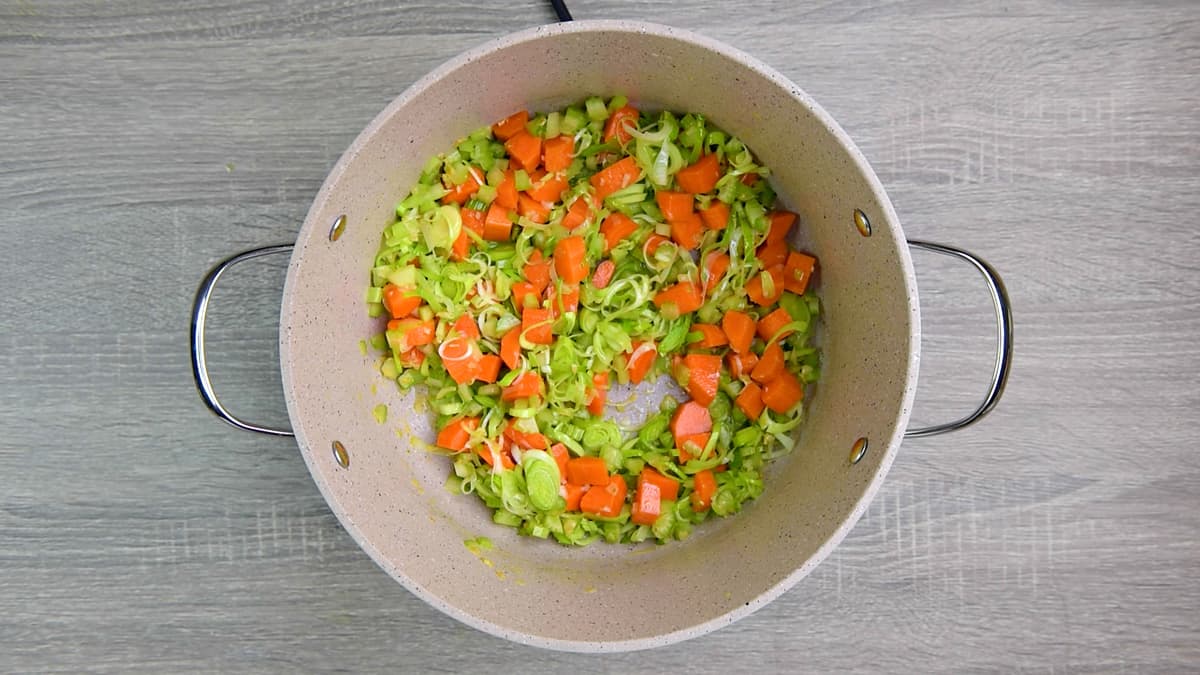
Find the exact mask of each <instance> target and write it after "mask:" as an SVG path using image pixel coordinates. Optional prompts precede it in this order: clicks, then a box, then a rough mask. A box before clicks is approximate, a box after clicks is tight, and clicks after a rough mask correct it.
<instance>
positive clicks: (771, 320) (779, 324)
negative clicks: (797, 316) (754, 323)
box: [758, 307, 792, 342]
mask: <svg viewBox="0 0 1200 675" xmlns="http://www.w3.org/2000/svg"><path fill="white" fill-rule="evenodd" d="M791 322H792V315H791V314H788V313H787V310H786V309H784V308H782V307H780V308H779V309H777V310H775V311H774V312H771V313H770V314H768V315H766V316H764V317H763V318H761V319H759V320H758V336H759V337H760V338H762V339H763V342H770V341H771V338H773V337H775V336H776V334H779V333H780V331H782V330H783V327H784V326H786V325H788V324H789V323H791ZM791 334H792V331H790V330H789V331H784V332H783V333H782V334H781V335H779V339H781V340H782V339H783V338H785V337H787V336H789V335H791Z"/></svg>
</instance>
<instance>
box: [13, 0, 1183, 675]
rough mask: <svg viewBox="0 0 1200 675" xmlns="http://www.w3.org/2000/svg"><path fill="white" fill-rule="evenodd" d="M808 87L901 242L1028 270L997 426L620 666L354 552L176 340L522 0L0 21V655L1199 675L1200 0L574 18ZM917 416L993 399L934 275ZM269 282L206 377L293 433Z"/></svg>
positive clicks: (62, 7)
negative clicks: (715, 627)
mask: <svg viewBox="0 0 1200 675" xmlns="http://www.w3.org/2000/svg"><path fill="white" fill-rule="evenodd" d="M572 5H573V6H572V9H573V11H574V13H575V15H576V16H577V17H578V18H612V17H629V18H637V19H644V20H651V21H659V22H664V23H671V24H674V25H678V26H680V27H683V28H689V29H692V30H696V31H699V32H701V33H704V34H706V35H709V36H711V37H715V38H717V39H721V40H724V41H727V42H729V43H731V44H733V45H735V46H737V47H739V48H741V49H743V50H745V51H748V52H750V53H751V54H754V55H755V56H757V57H759V58H761V59H763V60H764V61H766V62H767V63H769V64H771V65H773V66H774V67H776V68H778V69H779V70H780V71H781V72H783V73H784V74H785V75H787V76H788V77H790V78H792V79H793V80H795V81H796V82H797V83H799V84H800V85H801V86H802V87H804V88H805V89H806V90H807V91H808V92H809V93H810V94H812V95H813V96H814V97H815V98H816V99H817V100H818V101H820V102H821V103H822V105H824V106H825V107H826V108H827V109H828V110H829V111H830V112H831V113H832V114H833V115H834V116H835V117H836V118H837V119H838V120H839V121H840V122H841V123H842V125H843V126H844V127H845V128H846V129H847V130H848V131H849V132H850V134H851V135H852V136H853V137H854V138H855V139H856V141H857V142H858V143H859V145H860V146H861V147H862V149H863V151H864V152H865V153H866V155H867V157H868V158H869V159H870V160H871V162H872V164H873V166H874V167H875V169H876V171H877V172H878V173H879V175H880V177H881V178H882V179H883V181H884V183H885V184H886V185H887V187H888V189H889V192H890V194H891V197H892V199H893V201H894V202H895V205H896V208H897V210H898V212H899V213H900V216H901V218H902V220H903V221H904V222H905V224H906V232H907V233H908V234H909V235H910V236H913V237H919V238H925V239H932V240H937V241H945V242H947V243H952V244H956V245H960V246H964V247H966V248H969V249H972V250H974V251H976V252H977V253H979V254H981V255H983V256H984V257H985V258H987V259H988V260H990V261H991V262H992V263H993V264H995V265H996V267H997V268H999V269H1000V270H1001V272H1002V273H1004V275H1005V278H1006V281H1007V283H1008V287H1009V290H1010V292H1011V294H1012V297H1013V304H1014V311H1015V316H1016V321H1017V356H1016V361H1015V366H1014V370H1013V375H1012V381H1011V383H1010V386H1009V389H1008V392H1007V394H1006V396H1005V398H1004V400H1003V402H1002V403H1001V405H1000V407H999V408H998V409H997V410H996V411H995V412H994V413H993V414H992V415H991V416H990V417H989V418H987V419H986V420H985V421H984V422H982V423H980V424H979V425H978V426H977V427H975V428H972V429H970V430H968V431H964V432H961V433H957V434H954V435H950V436H944V437H939V438H933V439H925V440H919V441H911V442H908V443H906V444H905V445H904V446H903V448H902V450H901V452H900V455H899V456H898V458H897V461H896V463H895V465H894V467H893V469H892V472H891V474H890V475H889V477H888V480H887V482H886V484H885V486H884V488H883V490H882V492H881V493H880V495H879V496H878V497H877V499H876V500H875V502H874V503H873V504H872V506H871V508H870V510H869V512H868V513H867V515H866V517H865V518H864V519H863V520H862V521H861V522H860V523H859V525H858V526H857V527H856V528H855V529H854V531H853V532H852V533H851V535H850V536H849V538H848V539H847V540H846V541H845V542H844V543H843V544H842V545H841V546H840V547H839V548H838V549H837V550H836V551H835V552H834V554H833V555H832V556H831V557H830V558H829V559H828V560H827V561H826V562H825V563H823V564H822V565H821V566H820V567H818V569H817V570H816V571H815V572H814V573H813V574H812V575H811V576H810V577H808V578H807V579H805V580H804V581H803V582H802V583H800V584H799V585H798V586H797V587H796V588H794V589H793V590H791V591H790V592H788V593H787V594H785V595H784V596H783V597H782V598H780V599H779V600H778V601H776V602H775V603H773V604H772V605H770V606H769V607H767V608H766V609H764V610H762V611H761V612H759V613H758V614H756V615H754V616H752V617H750V618H748V619H746V620H744V621H742V622H740V623H738V624H735V625H734V626H732V627H730V628H728V629H725V630H722V631H719V632H717V633H715V634H713V635H711V636H709V637H706V638H703V639H701V640H698V641H693V642H691V643H686V644H683V645H677V646H674V647H669V648H665V649H661V650H655V651H651V652H645V653H639V654H632V655H618V656H606V657H588V656H578V655H568V654H559V653H552V652H543V651H538V650H533V649H528V648H524V647H520V646H517V645H513V644H509V643H506V642H503V641H500V640H497V639H494V638H491V637H488V636H486V635H482V634H480V633H477V632H476V631H474V630H471V629H468V628H466V627H464V626H461V625H459V624H458V623H456V622H454V621H453V620H451V619H448V618H446V617H444V616H442V615H441V614H439V613H438V612H436V611H434V610H432V609H430V608H428V607H427V606H425V605H424V604H423V603H422V602H421V601H419V600H417V599H416V598H415V597H413V596H412V595H410V594H409V593H408V592H407V591H405V590H403V589H402V588H401V587H400V586H399V585H398V584H396V583H394V582H393V581H391V580H390V579H389V578H388V577H387V576H386V575H385V574H383V573H382V572H381V571H379V570H378V569H377V568H376V567H375V566H374V564H373V563H371V562H370V561H369V560H368V558H367V557H366V555H365V554H363V553H362V552H361V551H360V550H359V549H358V548H357V547H356V546H355V545H354V544H353V542H352V541H351V540H350V538H349V537H348V536H347V535H346V534H345V533H344V532H343V531H342V530H341V529H340V527H339V526H338V524H337V522H336V520H335V519H334V518H333V516H332V515H331V514H330V513H329V511H328V508H327V507H326V506H325V504H324V502H323V501H322V499H321V497H320V495H319V494H318V493H317V491H316V489H315V487H314V486H313V484H312V481H311V479H310V478H309V476H308V474H307V472H306V470H305V467H304V464H303V462H302V461H301V459H300V457H299V454H298V452H297V450H296V448H295V446H294V444H293V443H292V442H291V441H288V440H277V439H264V438H259V437H255V436H250V435H247V434H244V433H240V432H237V431H236V430H233V429H231V428H228V427H226V426H224V425H222V424H220V423H219V422H218V421H217V420H216V419H215V418H213V417H212V416H211V415H210V414H209V413H208V412H207V411H205V410H204V409H203V407H202V405H201V404H200V402H199V400H198V398H197V396H196V395H195V393H194V389H193V386H192V383H191V376H190V370H189V364H188V356H187V347H186V339H187V330H188V329H187V325H188V311H189V308H190V302H191V299H192V295H193V293H194V291H195V287H196V284H197V283H198V281H199V279H200V277H201V276H202V275H203V274H204V272H205V271H206V270H207V268H208V267H209V266H211V265H212V264H213V263H214V262H215V261H217V260H218V259H220V258H222V257H224V256H226V255H228V254H230V253H232V252H235V251H238V250H241V249H244V248H248V247H252V246H256V245H262V244H267V243H277V242H286V241H289V240H291V239H292V238H294V236H295V233H296V231H297V230H298V228H299V224H300V222H301V220H302V218H303V215H304V213H305V211H306V210H307V208H308V203H309V201H310V200H311V198H312V197H313V195H314V194H315V192H316V190H317V188H318V187H319V185H320V183H321V181H322V180H323V178H324V176H325V173H326V172H327V171H328V170H329V168H330V167H331V166H332V165H333V163H334V162H335V161H336V159H337V156H338V155H339V153H340V152H341V151H342V150H343V149H344V148H345V147H346V145H347V144H348V143H349V142H350V140H351V139H352V138H353V137H354V136H355V135H356V134H357V133H358V131H359V130H360V129H361V128H362V126H363V125H365V124H366V122H367V121H369V120H370V119H371V118H372V117H373V116H374V115H375V114H376V113H377V112H378V111H379V110H380V109H381V108H382V107H383V106H384V105H386V103H387V102H388V101H389V100H390V99H391V98H393V97H394V96H395V95H396V94H398V93H399V92H400V91H402V90H403V89H404V88H405V87H406V86H407V85H408V84H409V83H411V82H412V81H414V80H415V79H416V78H418V77H420V76H421V75H422V74H424V73H425V72H426V71H427V70H429V69H430V68H432V67H433V66H434V65H436V64H437V63H439V62H441V61H443V60H444V59H446V58H449V57H450V56H452V55H454V54H456V53H457V52H459V51H461V50H462V49H465V48H467V47H470V46H473V45H476V44H479V43H481V42H482V41H484V40H487V39H489V38H492V37H495V36H498V35H500V34H503V33H505V32H509V31H512V30H517V29H520V28H523V27H526V26H530V25H535V24H537V23H540V22H547V21H550V20H552V14H551V12H550V10H549V9H548V7H547V6H546V5H544V4H543V3H541V2H534V1H532V0H525V1H522V2H515V3H503V4H499V3H496V4H493V3H468V2H459V1H457V0H449V1H446V2H439V3H433V2H410V3H383V2H351V1H346V0H339V1H338V2H301V1H293V2H274V1H268V0H256V1H254V2H244V3H243V2H229V1H216V0H209V1H208V2H202V3H192V2H181V1H179V0H169V1H166V2H153V3H152V2H143V1H141V0H123V1H120V2H74V1H69V0H55V1H41V0H0V93H2V95H0V204H2V205H3V207H4V208H3V211H2V212H0V235H3V238H4V241H5V242H6V245H5V246H4V247H3V250H2V252H0V261H2V263H3V264H0V289H3V291H4V292H3V293H0V431H2V432H3V433H2V434H0V477H2V478H0V670H4V671H27V670H39V671H78V670H96V671H117V670H119V671H131V670H141V671H151V672H162V671H174V670H285V669H286V670H292V669H299V670H339V669H347V670H402V671H420V672H439V671H452V672H458V671H466V670H480V669H485V668H486V669H490V670H495V671H498V672H517V671H520V672H557V671H563V670H568V669H572V670H578V669H586V670H588V671H597V672H628V671H631V670H643V669H645V670H649V669H662V670H666V669H672V670H675V669H680V668H681V667H686V668H688V669H692V670H700V671H712V672H720V671H750V670H758V671H762V670H767V671H779V670H785V669H786V670H795V669H799V670H814V671H861V672H870V671H893V672H895V671H927V672H947V673H951V672H953V673H958V672H964V671H1005V672H1009V671H1015V670H1019V671H1049V672H1097V671H1158V672H1179V671H1183V670H1195V669H1196V668H1197V667H1200V543H1198V540H1197V535H1198V534H1200V508H1198V507H1200V459H1198V457H1200V455H1198V454H1197V453H1196V447H1197V444H1198V441H1200V433H1198V432H1197V422H1200V415H1198V413H1197V411H1198V410H1200V393H1198V392H1200V388H1197V386H1196V385H1195V382H1196V378H1197V376H1198V375H1200V346H1198V343H1197V337H1198V336H1200V274H1197V272H1198V267H1200V234H1197V232H1198V230H1197V228H1196V226H1195V218H1196V215H1195V214H1196V213H1198V212H1200V115H1198V114H1197V112H1196V111H1197V110H1198V109H1200V7H1198V6H1197V5H1195V4H1194V3H1189V2H1168V1H1162V2H1154V3H1141V4H1134V3H1119V2H1079V1H1076V2H1046V1H1045V0H1025V1H1020V2H1011V3H1004V4H996V3H991V2H965V3H940V2H929V1H914V2H902V3H879V4H873V3H867V2H832V3H823V4H819V5H811V6H797V5H796V4H795V3H792V2H785V1H784V0H771V1H769V2H761V3H744V2H732V1H730V0H705V1H703V2H696V3H687V4H680V3H676V2H667V1H666V0H653V1H646V2H641V3H629V2H617V1H616V0H602V1H601V0H598V1H595V2H589V3H582V2H576V3H572ZM916 260H917V265H918V274H919V283H920V288H921V294H922V303H923V314H924V324H925V325H924V328H925V332H926V334H925V342H924V360H923V364H922V377H923V381H922V388H921V392H920V395H919V401H918V412H917V417H918V420H917V421H919V422H931V421H940V420H943V419H946V418H948V417H949V416H951V415H954V414H957V413H961V412H963V411H965V410H966V409H967V408H969V407H970V406H971V405H972V402H973V401H974V399H975V397H977V396H978V395H979V394H980V392H981V389H982V386H983V381H984V378H985V377H986V375H987V373H988V371H989V369H990V362H989V359H990V356H989V354H988V352H989V350H990V349H991V347H992V345H991V330H992V329H991V326H990V323H989V318H988V317H989V311H990V310H989V308H988V305H987V301H986V298H984V297H983V295H982V291H981V288H980V286H979V284H978V283H977V282H976V281H975V279H974V278H973V277H972V273H971V272H970V271H969V270H966V269H960V268H959V267H958V266H955V265H954V264H953V262H949V261H942V260H939V259H937V258H934V257H933V256H928V255H918V257H917V258H916ZM281 278H282V277H281V268H280V265H279V264H277V263H271V262H266V263H264V264H262V265H261V266H257V267H247V268H243V271H240V272H239V273H238V275H236V277H235V278H231V279H230V280H229V282H228V283H227V284H226V286H225V287H224V288H222V290H221V291H220V292H219V295H218V298H217V300H216V307H215V309H214V312H215V314H214V316H213V323H214V329H213V332H212V340H213V343H214V345H213V353H212V358H213V361H214V363H215V364H216V370H215V372H214V377H215V378H216V379H217V381H218V383H219V384H220V385H221V387H222V391H223V392H224V394H223V395H224V397H225V398H226V399H227V400H228V401H229V402H230V405H231V406H233V407H234V408H235V410H237V411H239V412H241V413H242V414H245V415H247V416H255V417H256V418H257V419H261V420H263V421H272V422H283V421H284V420H285V418H286V416H285V413H284V411H283V408H282V403H281V401H280V398H279V397H280V393H279V392H280V387H279V384H278V366H277V365H276V363H275V360H276V357H277V355H276V353H275V346H274V341H275V334H274V323H275V321H276V315H277V306H278V305H277V303H278V291H279V287H280V280H281Z"/></svg>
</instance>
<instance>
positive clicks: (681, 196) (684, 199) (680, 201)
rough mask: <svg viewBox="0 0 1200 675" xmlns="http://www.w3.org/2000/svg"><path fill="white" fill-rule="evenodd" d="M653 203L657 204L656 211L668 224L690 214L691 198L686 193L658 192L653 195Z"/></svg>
mask: <svg viewBox="0 0 1200 675" xmlns="http://www.w3.org/2000/svg"><path fill="white" fill-rule="evenodd" d="M654 201H656V202H658V210H659V211H662V215H663V220H665V221H667V222H668V223H669V222H671V221H672V220H679V219H680V218H684V217H687V216H688V215H689V214H691V213H692V196H691V195H690V194H688V193H686V192H671V191H669V190H659V191H658V192H655V193H654Z"/></svg>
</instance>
